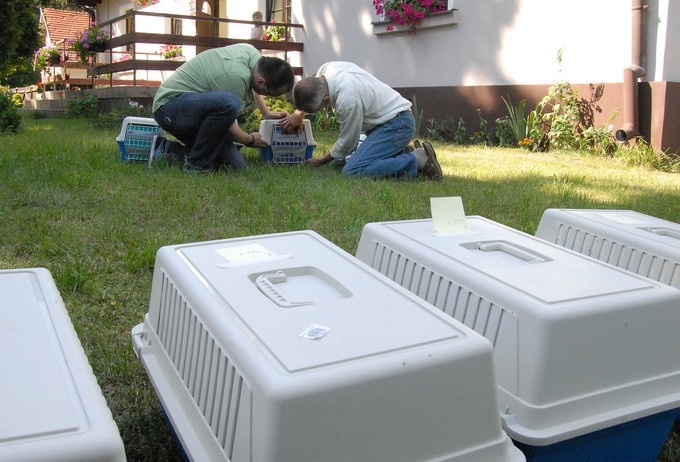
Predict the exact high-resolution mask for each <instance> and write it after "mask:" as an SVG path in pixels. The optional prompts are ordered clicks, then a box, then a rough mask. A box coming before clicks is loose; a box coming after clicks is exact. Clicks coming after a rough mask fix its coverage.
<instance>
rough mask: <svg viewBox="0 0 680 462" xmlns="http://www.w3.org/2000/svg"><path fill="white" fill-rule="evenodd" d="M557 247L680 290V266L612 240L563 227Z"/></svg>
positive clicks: (558, 233) (558, 235)
mask: <svg viewBox="0 0 680 462" xmlns="http://www.w3.org/2000/svg"><path fill="white" fill-rule="evenodd" d="M554 242H555V244H557V245H559V246H562V247H565V248H567V249H570V250H574V251H576V252H578V253H580V254H583V255H587V256H589V257H592V258H595V259H597V260H600V261H603V262H605V263H609V264H610V265H614V266H616V267H618V268H621V269H625V270H626V271H630V272H632V273H635V274H639V275H640V276H644V277H646V278H649V279H652V280H654V281H658V282H660V283H662V284H666V285H670V286H673V287H678V288H680V265H679V264H677V263H674V262H672V261H670V260H668V259H666V258H662V257H659V256H658V255H653V254H651V253H648V252H644V251H642V250H639V249H635V248H633V247H630V246H627V245H625V244H621V243H619V242H616V241H614V240H611V239H607V238H603V237H601V236H598V235H596V234H592V233H589V232H587V231H583V230H581V229H577V228H574V227H571V226H567V225H564V224H560V227H559V230H558V232H557V234H556V235H555V241H554Z"/></svg>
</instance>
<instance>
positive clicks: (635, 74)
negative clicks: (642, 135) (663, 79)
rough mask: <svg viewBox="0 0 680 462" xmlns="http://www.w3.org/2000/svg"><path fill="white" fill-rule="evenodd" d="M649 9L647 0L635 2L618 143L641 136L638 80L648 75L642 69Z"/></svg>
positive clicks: (635, 0)
mask: <svg viewBox="0 0 680 462" xmlns="http://www.w3.org/2000/svg"><path fill="white" fill-rule="evenodd" d="M647 8H648V6H647V0H633V30H632V34H631V35H632V47H631V48H632V64H631V65H630V67H627V68H625V69H624V70H623V127H621V128H620V129H618V130H616V139H617V140H618V141H627V140H630V139H632V138H635V137H636V136H637V135H638V134H639V129H638V118H639V113H638V79H639V78H640V77H643V76H644V75H645V74H646V73H647V72H646V71H645V70H644V68H643V67H642V64H643V58H644V50H645V23H646V21H645V20H646V12H647Z"/></svg>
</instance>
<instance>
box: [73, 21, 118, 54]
mask: <svg viewBox="0 0 680 462" xmlns="http://www.w3.org/2000/svg"><path fill="white" fill-rule="evenodd" d="M108 39H109V34H108V33H107V32H105V31H103V30H102V29H101V28H100V27H99V26H98V25H97V24H95V23H91V24H90V27H89V28H87V29H85V30H83V31H81V32H78V33H77V34H76V36H75V39H73V40H70V44H71V46H72V47H73V50H74V51H75V52H76V53H78V56H79V57H80V62H82V63H86V62H87V60H88V59H89V58H90V57H91V56H93V55H94V54H95V53H98V52H102V51H104V50H105V49H106V48H105V42H106V40H108Z"/></svg>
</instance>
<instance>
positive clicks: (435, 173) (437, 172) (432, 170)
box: [420, 141, 443, 181]
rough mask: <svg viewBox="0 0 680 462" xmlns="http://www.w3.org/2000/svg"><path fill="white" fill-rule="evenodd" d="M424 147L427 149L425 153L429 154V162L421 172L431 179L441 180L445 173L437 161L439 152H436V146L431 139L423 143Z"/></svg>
mask: <svg viewBox="0 0 680 462" xmlns="http://www.w3.org/2000/svg"><path fill="white" fill-rule="evenodd" d="M423 149H424V150H425V155H427V162H425V165H424V166H423V169H422V170H421V171H420V173H421V174H423V175H425V176H426V177H428V178H429V179H430V180H434V181H441V179H442V177H443V174H442V168H441V166H440V165H439V162H437V154H436V153H435V152H434V148H433V147H432V144H430V142H429V141H425V142H424V143H423Z"/></svg>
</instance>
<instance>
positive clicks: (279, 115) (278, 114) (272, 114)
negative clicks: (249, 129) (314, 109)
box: [264, 111, 290, 119]
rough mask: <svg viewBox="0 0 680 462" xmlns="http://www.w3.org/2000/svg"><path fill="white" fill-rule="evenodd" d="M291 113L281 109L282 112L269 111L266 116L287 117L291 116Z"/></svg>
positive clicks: (266, 117)
mask: <svg viewBox="0 0 680 462" xmlns="http://www.w3.org/2000/svg"><path fill="white" fill-rule="evenodd" d="M289 116H290V114H289V113H288V111H280V112H274V111H269V112H267V114H266V115H265V116H264V118H265V119H285V118H286V117H289Z"/></svg>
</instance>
